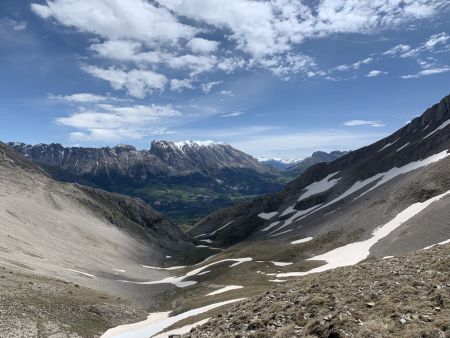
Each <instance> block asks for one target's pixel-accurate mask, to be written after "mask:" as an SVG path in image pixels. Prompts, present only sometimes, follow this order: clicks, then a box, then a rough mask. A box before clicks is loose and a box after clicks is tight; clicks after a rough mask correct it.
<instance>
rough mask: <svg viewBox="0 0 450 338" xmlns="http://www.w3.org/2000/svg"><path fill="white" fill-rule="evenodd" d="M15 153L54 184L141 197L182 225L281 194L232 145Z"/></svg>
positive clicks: (270, 173)
mask: <svg viewBox="0 0 450 338" xmlns="http://www.w3.org/2000/svg"><path fill="white" fill-rule="evenodd" d="M9 146H11V147H12V148H13V149H14V150H16V151H18V152H19V153H21V154H23V155H25V156H26V157H27V158H29V159H31V160H33V161H35V162H37V163H39V164H40V165H41V166H43V167H44V168H45V170H46V171H47V172H48V173H49V174H50V175H51V176H52V177H53V178H55V179H57V180H60V181H65V182H78V183H81V184H84V185H90V186H94V187H98V188H102V189H105V190H108V191H111V192H118V193H123V194H127V195H131V196H135V197H139V198H141V199H143V200H144V201H146V202H147V203H149V204H150V205H152V206H153V207H155V208H156V209H157V210H159V211H161V212H163V213H165V214H167V215H168V216H170V217H171V219H173V220H174V221H176V222H177V223H178V224H183V223H187V224H193V223H195V222H196V221H197V220H198V219H199V218H201V217H203V216H205V215H207V214H208V213H210V212H212V211H213V210H215V209H217V208H219V207H224V206H229V205H233V204H235V203H236V201H238V200H240V199H245V198H251V197H254V196H256V195H261V194H265V193H270V192H274V191H279V190H280V189H281V188H282V186H283V184H282V182H281V180H280V179H279V178H278V174H277V173H276V172H275V171H274V170H272V169H271V168H269V167H267V166H264V165H263V164H261V163H259V162H258V161H257V160H256V159H255V158H253V157H252V156H250V155H247V154H245V153H243V152H241V151H239V150H237V149H235V148H233V147H231V146H230V145H228V144H223V143H214V142H211V141H209V142H194V141H187V142H179V143H174V142H167V141H153V142H152V143H151V147H150V149H149V150H136V148H134V147H133V146H129V145H118V146H116V147H114V148H110V147H105V148H82V147H63V146H62V145H60V144H37V145H34V146H33V145H27V144H24V143H19V142H10V143H9Z"/></svg>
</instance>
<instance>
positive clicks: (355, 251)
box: [277, 190, 450, 278]
mask: <svg viewBox="0 0 450 338" xmlns="http://www.w3.org/2000/svg"><path fill="white" fill-rule="evenodd" d="M449 194H450V190H449V191H447V192H445V193H443V194H440V195H438V196H435V197H432V198H430V199H428V200H426V201H425V202H417V203H414V204H412V205H410V206H409V207H408V208H406V209H405V210H403V211H402V212H400V213H399V214H398V215H397V216H395V217H394V219H392V220H391V221H389V222H388V223H386V224H384V225H382V226H380V227H378V228H377V229H375V230H374V232H373V233H372V237H370V238H369V239H367V240H365V241H361V242H355V243H350V244H347V245H344V246H342V247H339V248H336V249H334V250H331V251H328V252H326V253H324V254H321V255H318V256H315V257H312V258H309V259H308V260H313V261H325V262H326V264H324V265H322V266H319V267H317V268H314V269H312V270H309V271H306V272H305V271H304V272H287V273H279V274H277V278H283V277H296V276H305V275H308V274H311V273H315V272H322V271H326V270H330V269H335V268H338V267H343V266H349V265H354V264H357V263H359V262H361V261H362V260H364V259H366V258H367V257H368V256H369V254H370V248H372V246H374V245H375V244H376V243H377V242H378V241H379V240H381V239H383V238H385V237H386V236H388V235H389V234H390V233H391V232H392V231H394V230H395V229H397V228H398V227H399V226H401V225H402V224H403V223H405V222H406V221H408V220H410V219H411V218H412V217H414V216H416V215H417V214H418V213H420V212H421V211H423V210H424V209H425V208H427V207H428V206H429V205H430V204H432V203H433V202H436V201H439V200H440V199H442V198H443V197H445V196H447V195H449Z"/></svg>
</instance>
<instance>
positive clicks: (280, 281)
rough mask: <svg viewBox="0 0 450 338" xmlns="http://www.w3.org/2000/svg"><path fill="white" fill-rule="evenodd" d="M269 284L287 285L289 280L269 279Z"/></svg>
mask: <svg viewBox="0 0 450 338" xmlns="http://www.w3.org/2000/svg"><path fill="white" fill-rule="evenodd" d="M269 282H272V283H285V282H287V280H286V279H269Z"/></svg>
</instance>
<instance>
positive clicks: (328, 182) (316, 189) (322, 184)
mask: <svg viewBox="0 0 450 338" xmlns="http://www.w3.org/2000/svg"><path fill="white" fill-rule="evenodd" d="M339 173H340V171H337V172H335V173H332V174H330V175H328V176H327V177H325V178H323V179H321V180H320V181H317V182H314V183H311V184H310V185H308V186H307V187H305V188H304V190H306V191H305V192H304V193H303V194H301V195H300V197H299V198H298V200H297V202H299V201H301V200H304V199H305V198H308V197H310V196H313V195H316V194H320V193H322V192H324V191H327V190H329V189H331V188H333V187H334V186H335V185H336V184H337V183H338V182H339V181H340V180H341V177H339V178H336V179H334V180H332V178H333V177H334V176H336V175H337V174H339Z"/></svg>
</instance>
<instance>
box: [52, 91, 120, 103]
mask: <svg viewBox="0 0 450 338" xmlns="http://www.w3.org/2000/svg"><path fill="white" fill-rule="evenodd" d="M49 98H50V99H52V100H62V101H66V102H73V103H98V102H104V101H107V100H115V99H113V98H110V97H106V96H102V95H95V94H90V93H78V94H72V95H66V96H61V95H52V94H50V95H49Z"/></svg>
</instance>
